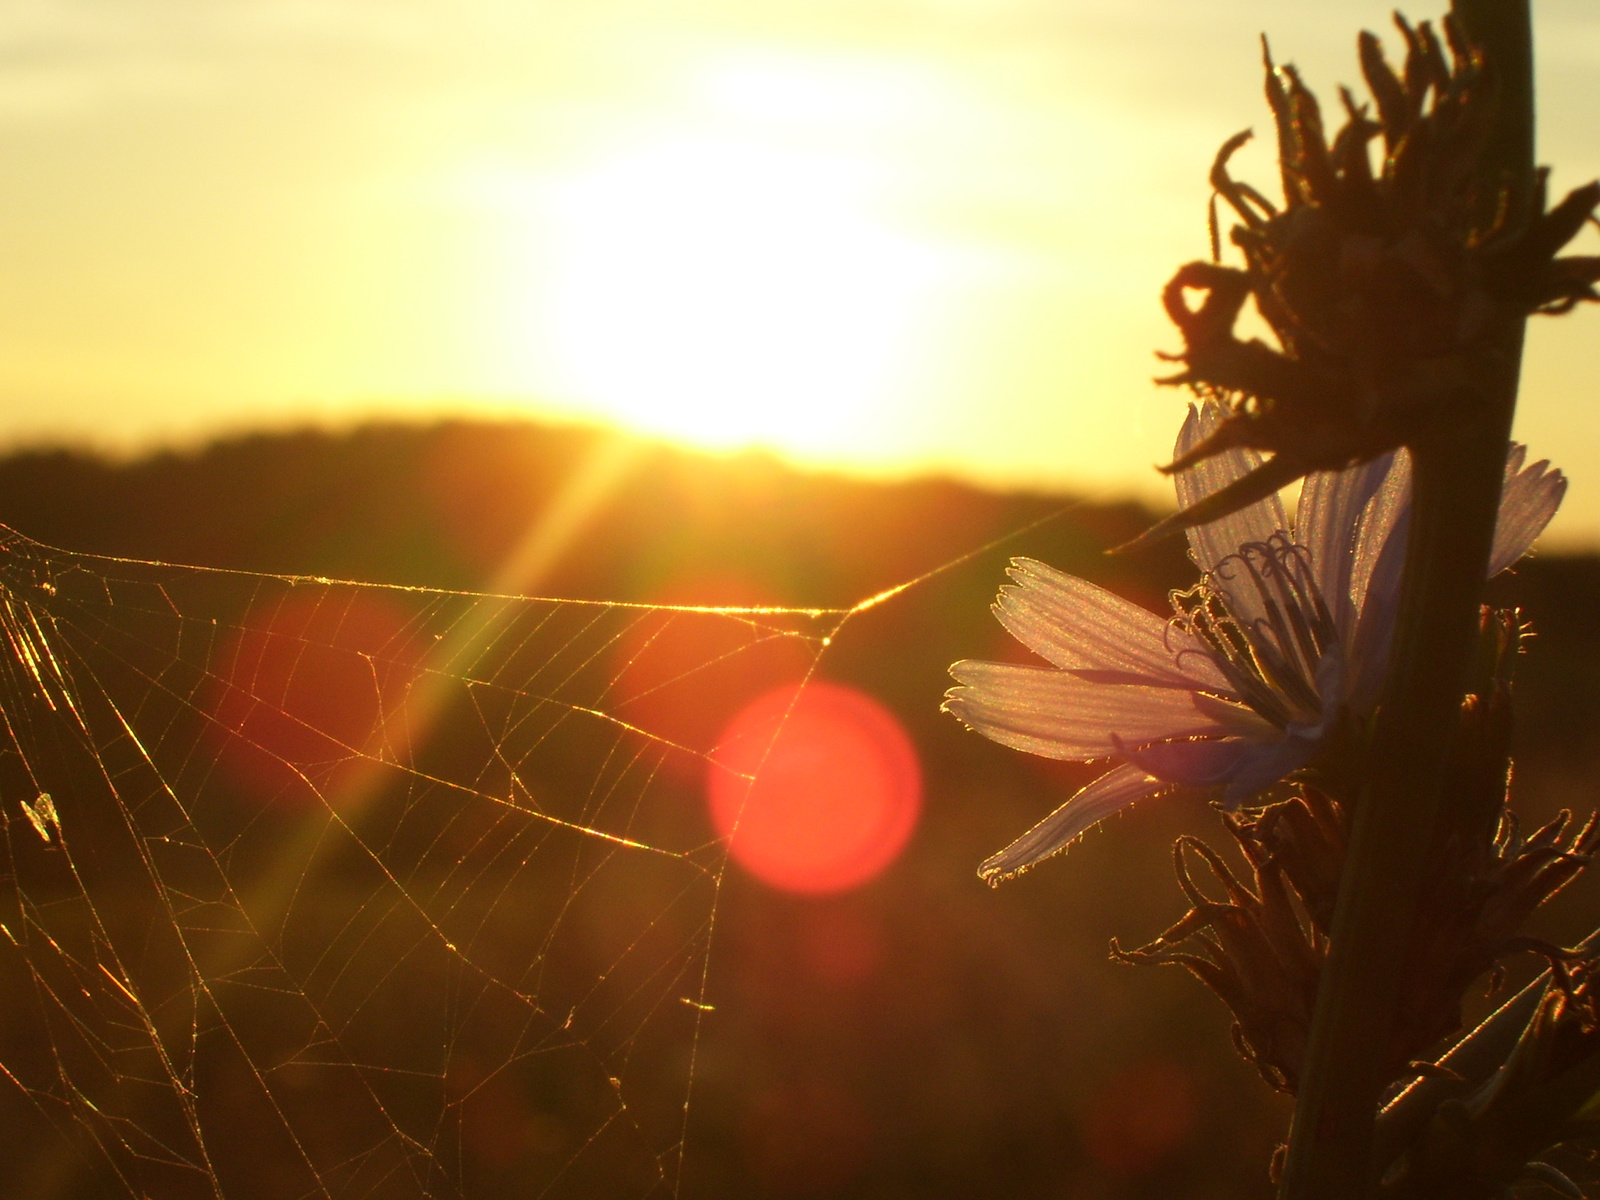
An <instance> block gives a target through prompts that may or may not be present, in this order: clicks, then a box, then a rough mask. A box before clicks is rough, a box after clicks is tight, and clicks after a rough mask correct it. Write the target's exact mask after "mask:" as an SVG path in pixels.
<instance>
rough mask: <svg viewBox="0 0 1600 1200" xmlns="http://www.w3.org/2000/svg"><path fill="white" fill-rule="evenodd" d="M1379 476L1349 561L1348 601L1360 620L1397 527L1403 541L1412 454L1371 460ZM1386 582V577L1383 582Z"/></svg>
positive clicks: (1385, 456) (1394, 454)
mask: <svg viewBox="0 0 1600 1200" xmlns="http://www.w3.org/2000/svg"><path fill="white" fill-rule="evenodd" d="M1373 464H1374V465H1376V466H1378V467H1379V471H1380V473H1381V479H1380V480H1379V482H1378V486H1377V488H1376V490H1375V491H1374V493H1373V496H1372V499H1371V501H1370V502H1369V503H1368V504H1367V507H1366V511H1365V512H1363V513H1362V514H1361V520H1360V524H1359V526H1358V528H1357V529H1356V534H1355V539H1354V554H1353V557H1352V560H1351V564H1350V603H1351V606H1352V608H1353V609H1354V611H1355V613H1356V615H1357V618H1358V619H1359V617H1360V614H1361V612H1362V609H1363V606H1365V604H1366V602H1367V589H1368V588H1369V587H1370V586H1371V583H1372V577H1373V573H1374V572H1375V571H1376V570H1377V568H1378V562H1379V560H1380V559H1381V558H1382V557H1383V555H1384V550H1385V548H1386V547H1387V546H1388V545H1389V542H1390V540H1391V539H1392V538H1393V537H1394V535H1395V532H1396V531H1397V530H1398V531H1399V534H1400V537H1401V540H1402V542H1403V541H1404V538H1405V521H1404V520H1402V518H1404V517H1406V516H1407V515H1408V514H1409V513H1410V511H1411V455H1410V454H1409V453H1408V452H1407V451H1405V450H1396V451H1393V452H1392V453H1390V454H1385V455H1381V456H1380V457H1378V458H1375V459H1373ZM1385 582H1387V580H1386V581H1385Z"/></svg>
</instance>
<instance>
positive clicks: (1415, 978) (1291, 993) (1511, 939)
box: [1112, 610, 1600, 1093]
mask: <svg viewBox="0 0 1600 1200" xmlns="http://www.w3.org/2000/svg"><path fill="white" fill-rule="evenodd" d="M1522 633H1523V630H1522V627H1521V626H1520V624H1519V621H1518V617H1517V614H1516V613H1515V612H1490V611H1489V610H1485V611H1484V616H1483V622H1482V632H1481V639H1480V645H1481V646H1482V654H1481V656H1480V667H1479V673H1478V679H1477V681H1476V682H1475V688H1476V691H1475V692H1474V693H1473V694H1471V695H1469V696H1468V697H1467V698H1466V701H1465V702H1464V703H1463V705H1462V710H1461V721H1462V729H1461V735H1460V736H1459V737H1458V739H1457V745H1458V752H1457V754H1456V755H1455V757H1454V759H1453V760H1452V762H1451V764H1450V770H1449V774H1448V776H1447V778H1446V781H1445V791H1446V795H1447V797H1449V807H1450V810H1451V812H1452V813H1453V814H1454V817H1455V819H1454V820H1453V821H1451V822H1450V823H1449V825H1448V827H1447V828H1446V830H1445V831H1444V833H1443V834H1442V835H1441V838H1440V842H1439V845H1437V846H1436V847H1435V850H1434V853H1433V861H1432V862H1431V863H1430V865H1429V874H1430V878H1432V879H1433V881H1434V882H1433V884H1432V885H1431V886H1430V889H1429V896H1428V900H1427V902H1426V903H1425V904H1424V906H1423V907H1422V909H1421V910H1420V911H1419V913H1418V916H1417V924H1416V927H1415V929H1414V931H1413V933H1412V939H1411V945H1410V950H1409V953H1408V955H1407V967H1406V973H1405V976H1404V979H1403V982H1402V989H1401V1003H1400V1005H1399V1008H1398V1010H1397V1012H1396V1020H1395V1026H1394V1028H1393V1029H1392V1030H1391V1036H1390V1044H1389V1047H1388V1053H1387V1054H1386V1056H1385V1069H1386V1071H1387V1072H1388V1074H1387V1075H1386V1078H1389V1079H1395V1080H1398V1079H1401V1078H1404V1077H1405V1076H1406V1074H1407V1071H1408V1069H1409V1068H1408V1064H1411V1063H1412V1062H1413V1060H1415V1059H1416V1058H1418V1057H1419V1056H1420V1055H1422V1054H1424V1053H1425V1052H1426V1051H1427V1050H1428V1049H1429V1048H1430V1047H1432V1046H1433V1045H1435V1044H1436V1043H1437V1042H1438V1041H1439V1040H1440V1039H1441V1038H1443V1037H1445V1036H1446V1035H1448V1034H1449V1033H1451V1032H1452V1031H1454V1030H1455V1029H1458V1028H1459V1027H1460V1025H1461V1002H1462V998H1463V996H1464V995H1465V993H1466V991H1467V989H1468V988H1469V987H1471V986H1472V983H1473V981H1474V980H1476V979H1478V978H1480V977H1481V976H1482V975H1483V974H1484V973H1485V972H1488V971H1491V970H1493V969H1495V967H1496V964H1498V963H1499V962H1500V960H1501V959H1503V958H1505V957H1506V956H1508V955H1511V954H1515V953H1518V952H1525V951H1532V952H1535V953H1539V954H1543V955H1545V956H1546V957H1547V958H1549V959H1550V960H1551V961H1552V962H1556V963H1561V962H1564V961H1565V960H1567V959H1568V958H1570V957H1571V956H1570V955H1569V954H1568V952H1566V951H1563V950H1561V949H1560V948H1558V947H1555V946H1551V945H1548V944H1546V943H1543V942H1539V941H1536V940H1534V939H1531V938H1527V937H1524V936H1522V935H1521V932H1520V931H1521V929H1522V926H1523V924H1524V923H1525V921H1526V920H1527V918H1528V917H1529V916H1530V915H1531V914H1532V913H1533V912H1534V911H1535V910H1537V909H1538V908H1539V907H1540V906H1541V905H1542V904H1544V902H1545V901H1546V900H1548V899H1549V898H1550V897H1551V896H1553V895H1555V893H1556V892H1558V891H1560V890H1561V889H1562V888H1563V887H1565V886H1566V885H1567V884H1568V883H1569V882H1571V881H1572V879H1574V878H1575V877H1576V876H1577V875H1578V874H1579V873H1581V872H1582V871H1583V870H1584V868H1585V867H1587V866H1588V865H1589V861H1590V858H1591V856H1592V855H1593V854H1594V853H1595V851H1596V850H1597V849H1600V821H1597V819H1595V818H1590V820H1589V821H1588V822H1587V823H1585V824H1584V825H1582V826H1581V827H1574V823H1573V821H1572V819H1571V816H1570V814H1567V813H1563V814H1561V816H1559V817H1558V818H1557V819H1556V820H1554V821H1552V822H1550V823H1549V824H1547V825H1545V826H1544V827H1543V828H1541V829H1539V830H1538V831H1537V832H1535V833H1534V834H1532V835H1530V836H1528V837H1523V836H1522V835H1521V833H1520V831H1519V829H1518V826H1517V822H1516V818H1515V817H1514V816H1513V815H1512V814H1511V813H1510V812H1509V810H1508V809H1507V807H1506V800H1507V787H1508V784H1509V781H1510V757H1509V756H1510V748H1511V707H1510V694H1509V675H1510V664H1511V662H1512V661H1513V659H1514V656H1515V654H1516V652H1517V648H1518V645H1519V642H1520V639H1521V636H1522ZM1348 811H1349V806H1348V804H1346V803H1341V801H1340V800H1339V799H1336V798H1334V797H1333V796H1331V795H1329V794H1328V792H1327V791H1325V790H1324V789H1323V788H1322V787H1319V786H1317V785H1316V784H1315V783H1312V782H1302V783H1301V784H1300V785H1299V786H1298V789H1297V792H1296V794H1295V795H1294V796H1292V797H1291V798H1289V799H1287V800H1283V801H1280V802H1278V803H1276V804H1272V805H1269V806H1268V807H1266V808H1263V809H1258V810H1255V811H1246V812H1243V813H1240V814H1238V815H1225V816H1224V823H1225V824H1226V826H1227V829H1228V832H1229V833H1230V834H1231V835H1232V837H1233V839H1234V841H1235V843H1236V844H1237V846H1238V848H1239V850H1240V851H1241V852H1242V853H1243V855H1244V857H1245V860H1246V862H1247V863H1248V864H1249V867H1250V870H1251V873H1252V879H1251V882H1250V883H1249V884H1248V885H1247V884H1245V883H1243V882H1241V881H1240V880H1239V879H1238V877H1237V876H1236V875H1235V874H1234V873H1233V871H1232V870H1231V869H1230V868H1229V867H1228V865H1227V864H1226V862H1224V861H1223V859H1222V857H1221V856H1220V855H1218V854H1217V853H1216V852H1215V851H1213V850H1211V849H1210V848H1209V847H1207V846H1205V845H1204V844H1203V843H1201V842H1199V841H1198V840H1196V839H1194V838H1184V839H1181V840H1180V841H1179V842H1178V844H1177V846H1176V847H1175V855H1176V859H1177V872H1178V883H1179V886H1180V887H1181V888H1182V890H1183V893H1184V895H1185V897H1186V898H1187V899H1188V901H1189V904H1190V906H1191V907H1190V910H1189V912H1188V913H1186V914H1185V915H1184V916H1183V918H1182V919H1181V920H1179V921H1178V922H1177V923H1176V924H1174V925H1173V926H1172V927H1171V928H1170V929H1168V930H1167V931H1166V932H1165V933H1163V934H1162V935H1161V936H1160V937H1158V938H1157V939H1156V940H1155V941H1153V942H1151V943H1150V944H1149V945H1147V946H1144V947H1141V948H1139V949H1137V950H1126V951H1125V950H1122V949H1121V948H1120V947H1119V946H1117V945H1116V944H1115V943H1113V944H1112V956H1113V957H1114V958H1116V959H1118V960H1119V961H1122V962H1127V963H1134V964H1141V965H1178V966H1183V967H1185V968H1187V969H1188V970H1189V971H1191V972H1192V973H1193V974H1194V975H1195V976H1197V977H1198V978H1199V979H1200V980H1201V981H1202V982H1203V983H1205V984H1206V985H1207V986H1208V987H1209V988H1211V990H1212V991H1214V992H1216V993H1217V995H1218V996H1220V997H1221V998H1222V1000H1223V1001H1224V1002H1225V1003H1226V1004H1227V1005H1228V1007H1229V1008H1230V1009H1231V1010H1232V1012H1233V1016H1234V1021H1235V1025H1234V1042H1235V1045H1237V1046H1238V1048H1239V1051H1240V1053H1241V1054H1243V1055H1244V1057H1245V1058H1247V1059H1248V1060H1249V1061H1250V1062H1252V1063H1253V1064H1254V1065H1255V1066H1256V1068H1257V1069H1258V1070H1259V1071H1260V1072H1261V1074H1262V1076H1263V1077H1264V1078H1265V1079H1266V1080H1267V1082H1268V1083H1269V1084H1271V1085H1272V1086H1274V1087H1276V1088H1278V1089H1280V1090H1282V1091H1286V1092H1291V1093H1292V1092H1294V1091H1295V1090H1296V1088H1297V1086H1298V1083H1299V1078H1300V1071H1301V1068H1302V1065H1303V1056H1304V1052H1305V1047H1306V1041H1307V1038H1308V1037H1309V1034H1310V1026H1311V1012H1312V1007H1313V1005H1314V1003H1315V1000H1316V995H1317V986H1318V982H1319V979H1320V975H1321V971H1322V964H1323V962H1324V960H1325V959H1326V956H1327V948H1328V929H1329V926H1330V925H1331V922H1332V914H1333V906H1334V901H1335V897H1336V895H1337V891H1338V885H1339V875H1340V871H1341V869H1342V867H1343V865H1344V857H1345V849H1346V844H1347V839H1348V833H1349V827H1348ZM1191 856H1198V857H1199V858H1201V860H1202V861H1204V862H1205V864H1206V865H1207V867H1209V868H1210V870H1211V873H1212V875H1213V876H1214V878H1215V879H1216V880H1217V881H1218V883H1219V884H1220V885H1221V887H1222V889H1223V892H1224V895H1225V898H1224V899H1222V900H1213V899H1211V898H1210V897H1208V896H1207V895H1206V894H1205V893H1204V892H1203V891H1202V890H1201V888H1200V887H1199V886H1198V885H1197V884H1196V883H1195V881H1194V878H1193V874H1192V872H1191V870H1190V863H1189V860H1190V857H1191Z"/></svg>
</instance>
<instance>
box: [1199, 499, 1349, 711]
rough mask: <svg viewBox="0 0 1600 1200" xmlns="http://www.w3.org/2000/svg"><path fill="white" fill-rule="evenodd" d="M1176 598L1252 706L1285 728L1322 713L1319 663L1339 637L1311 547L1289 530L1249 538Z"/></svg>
mask: <svg viewBox="0 0 1600 1200" xmlns="http://www.w3.org/2000/svg"><path fill="white" fill-rule="evenodd" d="M1171 600H1172V609H1173V612H1174V613H1175V614H1176V617H1175V620H1176V621H1177V624H1178V625H1179V627H1180V628H1182V629H1184V630H1185V631H1186V632H1188V633H1190V634H1192V635H1193V636H1194V637H1196V638H1197V639H1199V641H1200V642H1201V643H1202V644H1204V645H1205V646H1206V647H1207V649H1206V650H1204V651H1201V653H1204V654H1205V655H1206V656H1207V657H1208V658H1210V659H1211V661H1212V662H1214V663H1215V664H1216V665H1217V669H1218V670H1220V671H1221V672H1222V674H1223V675H1224V676H1225V677H1226V678H1227V680H1228V682H1229V683H1230V684H1231V685H1232V686H1233V688H1234V690H1235V691H1236V692H1237V693H1238V695H1239V698H1240V699H1241V700H1243V701H1244V702H1245V703H1246V704H1248V705H1249V706H1250V707H1251V708H1252V709H1254V710H1255V711H1256V712H1258V713H1260V714H1261V715H1262V716H1263V717H1265V718H1266V719H1267V720H1269V721H1271V722H1272V723H1273V724H1275V725H1277V726H1279V727H1280V728H1287V727H1288V726H1290V725H1304V724H1314V723H1316V722H1317V721H1318V720H1320V718H1321V716H1322V700H1321V697H1320V695H1319V694H1318V690H1317V667H1318V665H1319V664H1320V663H1321V662H1322V659H1323V657H1324V656H1325V655H1326V654H1327V653H1328V651H1329V650H1331V649H1333V648H1335V647H1336V646H1337V645H1338V640H1339V638H1338V628H1337V626H1336V625H1335V623H1334V620H1333V615H1332V613H1330V612H1329V611H1328V605H1327V602H1326V601H1324V600H1323V598H1322V592H1321V591H1320V590H1319V589H1318V587H1317V583H1316V578H1315V576H1314V575H1313V574H1312V571H1311V555H1310V553H1309V552H1308V551H1307V550H1306V548H1305V547H1304V546H1300V545H1297V544H1296V543H1295V542H1294V541H1292V540H1291V539H1290V537H1289V535H1288V534H1287V533H1285V532H1284V531H1282V530H1279V531H1278V532H1277V533H1274V534H1273V535H1272V536H1271V537H1270V538H1268V539H1267V540H1266V541H1264V542H1246V543H1245V544H1244V545H1242V546H1240V547H1239V551H1238V553H1237V554H1230V555H1228V556H1227V557H1226V558H1224V559H1222V560H1221V561H1220V562H1218V563H1217V564H1216V566H1215V567H1214V568H1212V570H1211V571H1210V572H1209V573H1208V574H1207V575H1206V576H1205V577H1204V578H1203V579H1201V581H1200V582H1199V583H1198V584H1196V585H1195V586H1194V587H1192V588H1190V589H1189V590H1188V591H1184V592H1173V593H1172V596H1171Z"/></svg>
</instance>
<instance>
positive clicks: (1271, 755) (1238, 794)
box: [1118, 733, 1321, 807]
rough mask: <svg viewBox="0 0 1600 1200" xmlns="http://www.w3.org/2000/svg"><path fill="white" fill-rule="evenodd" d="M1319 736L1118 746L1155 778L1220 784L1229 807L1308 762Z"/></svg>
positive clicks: (1189, 784) (1201, 785)
mask: <svg viewBox="0 0 1600 1200" xmlns="http://www.w3.org/2000/svg"><path fill="white" fill-rule="evenodd" d="M1320 742H1321V739H1320V738H1319V737H1317V736H1306V735H1305V734H1300V733H1294V734H1287V735H1285V736H1283V737H1279V738H1276V739H1274V740H1272V741H1266V742H1261V741H1254V740H1251V739H1245V738H1217V739H1211V740H1204V741H1184V742H1158V743H1156V744H1155V745H1152V746H1138V747H1129V746H1123V747H1120V748H1119V751H1118V752H1119V753H1120V754H1122V755H1124V756H1125V757H1126V758H1127V760H1128V762H1129V763H1131V764H1132V765H1133V766H1135V767H1138V768H1139V769H1140V770H1141V771H1145V772H1147V773H1148V774H1150V775H1153V776H1155V777H1156V778H1157V779H1161V780H1165V781H1166V782H1168V783H1174V784H1179V785H1181V786H1184V787H1196V788H1210V787H1221V788H1223V789H1224V792H1223V799H1224V802H1225V803H1227V804H1228V805H1229V806H1230V807H1232V806H1234V805H1237V804H1239V803H1240V802H1241V801H1243V800H1245V799H1248V798H1249V797H1250V796H1253V795H1254V794H1255V793H1257V792H1259V791H1261V790H1262V789H1263V788H1267V787H1271V786H1272V785H1273V784H1274V783H1277V782H1278V781H1279V780H1280V779H1282V778H1283V777H1284V776H1285V775H1288V774H1289V773H1290V772H1291V771H1297V770H1299V769H1300V768H1301V767H1303V766H1305V765H1306V763H1308V762H1310V761H1311V759H1312V758H1313V757H1315V755H1316V753H1317V749H1318V747H1319V745H1320Z"/></svg>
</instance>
